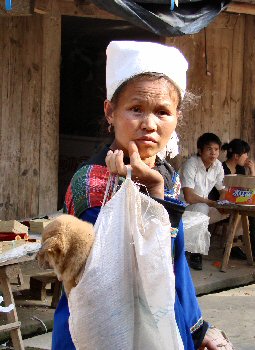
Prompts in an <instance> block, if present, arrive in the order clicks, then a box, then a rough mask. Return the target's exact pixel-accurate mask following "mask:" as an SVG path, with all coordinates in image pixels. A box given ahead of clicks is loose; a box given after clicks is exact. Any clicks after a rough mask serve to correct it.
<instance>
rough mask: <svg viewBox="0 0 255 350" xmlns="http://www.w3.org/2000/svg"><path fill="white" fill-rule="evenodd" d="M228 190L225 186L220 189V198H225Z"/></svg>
mask: <svg viewBox="0 0 255 350" xmlns="http://www.w3.org/2000/svg"><path fill="white" fill-rule="evenodd" d="M226 192H227V191H226V190H225V189H224V188H223V189H222V190H220V191H219V194H220V198H219V200H223V199H225V195H226Z"/></svg>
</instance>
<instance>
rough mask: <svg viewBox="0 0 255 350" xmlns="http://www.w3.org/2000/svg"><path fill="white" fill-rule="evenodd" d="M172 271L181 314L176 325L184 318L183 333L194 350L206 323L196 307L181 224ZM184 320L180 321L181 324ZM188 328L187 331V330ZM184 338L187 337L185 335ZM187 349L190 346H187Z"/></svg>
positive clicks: (205, 327) (202, 334)
mask: <svg viewBox="0 0 255 350" xmlns="http://www.w3.org/2000/svg"><path fill="white" fill-rule="evenodd" d="M174 271H175V288H176V305H175V309H176V313H178V312H179V313H182V314H183V316H182V315H176V316H177V317H176V319H177V323H178V318H182V317H183V318H184V319H185V324H186V329H185V332H189V334H190V335H191V336H192V339H193V342H194V345H195V348H198V347H199V346H200V345H201V342H202V340H203V338H204V335H205V332H206V330H207V328H208V325H207V323H206V322H204V321H203V318H202V313H201V310H200V307H199V305H198V301H197V297H196V291H195V287H194V284H193V281H192V277H191V274H190V269H189V266H188V263H187V260H186V256H185V251H184V231H183V223H182V221H181V222H180V225H179V229H178V234H177V237H176V238H175V242H174ZM183 321H184V320H180V322H181V323H183ZM187 327H188V329H187ZM183 328H185V327H184V326H183V325H180V326H179V329H180V332H181V333H182V331H181V329H183ZM186 337H188V338H189V336H188V335H187V333H186ZM187 348H188V349H189V348H190V346H187Z"/></svg>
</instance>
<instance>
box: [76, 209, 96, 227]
mask: <svg viewBox="0 0 255 350" xmlns="http://www.w3.org/2000/svg"><path fill="white" fill-rule="evenodd" d="M100 209H101V207H94V208H90V209H87V210H85V211H84V212H83V213H82V214H81V215H80V217H79V219H81V220H83V221H88V222H90V223H91V224H93V225H95V222H96V220H97V217H98V214H99V212H100Z"/></svg>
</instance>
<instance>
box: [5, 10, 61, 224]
mask: <svg viewBox="0 0 255 350" xmlns="http://www.w3.org/2000/svg"><path fill="white" fill-rule="evenodd" d="M56 36H59V39H57V38H56ZM59 40H60V19H57V20H56V19H49V18H44V17H42V16H31V17H14V18H10V17H2V18H0V62H1V65H0V125H1V128H0V132H1V133H0V178H1V181H0V219H1V220H3V219H13V218H24V217H31V216H34V215H38V214H43V213H46V212H50V211H53V210H56V208H57V172H58V113H59V112H58V108H59V60H60V43H59ZM53 46H54V49H53ZM46 60H47V61H46ZM47 66H50V69H48V68H47ZM42 81H43V82H44V83H43V84H42Z"/></svg>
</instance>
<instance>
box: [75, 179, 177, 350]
mask: <svg viewBox="0 0 255 350" xmlns="http://www.w3.org/2000/svg"><path fill="white" fill-rule="evenodd" d="M170 227H171V226H170V222H169V218H168V214H167V212H166V210H165V209H164V207H163V206H162V205H161V204H159V203H157V202H156V201H154V200H152V199H151V198H149V197H148V196H146V195H143V194H141V193H140V192H139V189H138V188H137V187H136V185H135V184H134V183H133V182H132V180H131V179H130V178H129V179H127V180H126V181H125V182H124V183H123V184H122V186H121V188H120V189H119V190H118V191H117V193H116V194H115V195H114V196H113V197H112V199H111V200H110V201H108V202H107V204H106V205H105V206H104V207H102V209H101V211H100V214H99V216H98V219H97V222H96V224H95V231H96V239H95V242H94V245H93V249H92V251H91V254H90V257H89V259H88V261H87V264H86V267H85V271H84V274H83V277H82V279H81V281H80V282H79V284H78V285H77V286H76V287H75V288H73V289H72V290H71V293H70V296H69V300H68V302H69V308H70V318H69V328H70V332H71V336H72V339H73V342H74V344H75V347H76V349H77V350H145V349H146V350H183V344H182V341H181V337H180V333H179V330H178V327H177V325H176V321H175V314H174V301H175V278H174V274H173V267H172V263H171V235H170Z"/></svg>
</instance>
